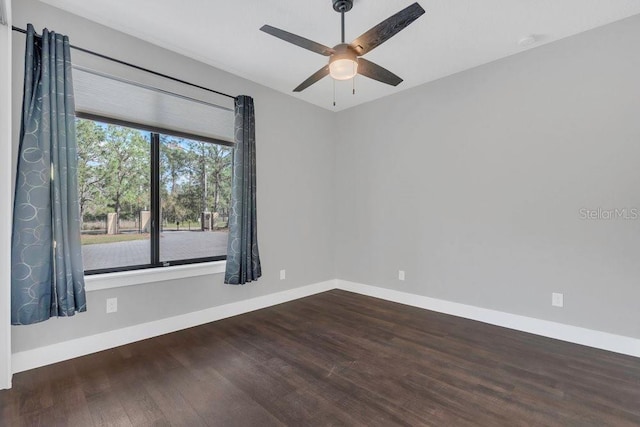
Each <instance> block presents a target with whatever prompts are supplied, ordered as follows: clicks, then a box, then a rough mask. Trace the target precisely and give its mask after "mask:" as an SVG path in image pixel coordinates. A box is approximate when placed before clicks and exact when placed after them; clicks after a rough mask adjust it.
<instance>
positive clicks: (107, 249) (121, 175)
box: [76, 119, 151, 271]
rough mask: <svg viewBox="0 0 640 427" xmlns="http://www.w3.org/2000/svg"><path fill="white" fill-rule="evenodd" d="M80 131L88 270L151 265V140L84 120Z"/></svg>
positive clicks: (80, 181)
mask: <svg viewBox="0 0 640 427" xmlns="http://www.w3.org/2000/svg"><path fill="white" fill-rule="evenodd" d="M76 130H77V139H78V193H79V199H80V215H81V221H82V227H81V230H82V256H83V258H84V268H85V270H86V271H89V270H97V269H104V268H119V267H126V266H133V265H142V264H149V263H150V252H151V246H150V231H151V223H150V219H151V215H150V208H151V202H150V200H151V199H150V176H151V170H150V144H151V138H150V134H149V133H148V132H144V131H140V130H137V129H132V128H128V127H124V126H116V125H111V124H106V123H99V122H95V121H92V120H82V119H78V120H77V122H76Z"/></svg>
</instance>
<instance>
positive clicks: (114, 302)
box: [107, 298, 118, 313]
mask: <svg viewBox="0 0 640 427" xmlns="http://www.w3.org/2000/svg"><path fill="white" fill-rule="evenodd" d="M116 311H118V298H107V313H115V312H116Z"/></svg>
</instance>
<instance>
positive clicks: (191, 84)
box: [11, 26, 237, 100]
mask: <svg viewBox="0 0 640 427" xmlns="http://www.w3.org/2000/svg"><path fill="white" fill-rule="evenodd" d="M11 29H12V30H13V31H17V32H19V33H22V34H27V30H25V29H23V28H19V27H16V26H11ZM36 37H38V38H41V37H42V36H40V35H38V34H36ZM69 47H70V48H72V49H75V50H79V51H80V52H84V53H88V54H89V55H93V56H97V57H98V58H102V59H106V60H108V61H113V62H117V63H118V64H121V65H126V66H127V67H131V68H135V69H136V70H140V71H144V72H146V73H150V74H153V75H156V76H159V77H164V78H165V79H169V80H173V81H174V82H178V83H182V84H185V85H187V86H192V87H196V88H198V89H202V90H206V91H207V92H212V93H215V94H218V95H222V96H226V97H227V98H231V99H234V100H235V99H237V97H235V96H233V95H229V94H227V93H224V92H219V91H217V90H213V89H209V88H208V87H204V86H200V85H198V84H195V83H191V82H188V81H186V80H182V79H179V78H177V77H172V76H169V75H167V74H163V73H159V72H157V71H153V70H150V69H148V68H144V67H141V66H139V65H135V64H131V63H130V62H125V61H122V60H120V59H116V58H112V57H110V56H107V55H103V54H102V53H98V52H94V51H92V50H89V49H85V48H82V47H78V46H74V45H69Z"/></svg>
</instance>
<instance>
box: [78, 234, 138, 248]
mask: <svg viewBox="0 0 640 427" xmlns="http://www.w3.org/2000/svg"><path fill="white" fill-rule="evenodd" d="M144 239H149V234H148V233H142V234H137V233H132V234H83V235H82V236H81V241H82V244H83V245H95V244H98V243H116V242H128V241H131V240H144Z"/></svg>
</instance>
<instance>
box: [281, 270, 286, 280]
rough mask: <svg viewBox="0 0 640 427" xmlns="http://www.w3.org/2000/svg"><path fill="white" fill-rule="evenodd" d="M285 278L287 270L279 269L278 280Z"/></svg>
mask: <svg viewBox="0 0 640 427" xmlns="http://www.w3.org/2000/svg"><path fill="white" fill-rule="evenodd" d="M286 278H287V270H280V280H284V279H286Z"/></svg>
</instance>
